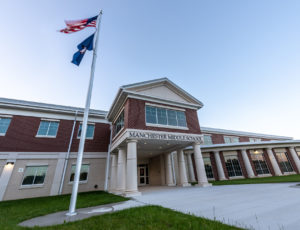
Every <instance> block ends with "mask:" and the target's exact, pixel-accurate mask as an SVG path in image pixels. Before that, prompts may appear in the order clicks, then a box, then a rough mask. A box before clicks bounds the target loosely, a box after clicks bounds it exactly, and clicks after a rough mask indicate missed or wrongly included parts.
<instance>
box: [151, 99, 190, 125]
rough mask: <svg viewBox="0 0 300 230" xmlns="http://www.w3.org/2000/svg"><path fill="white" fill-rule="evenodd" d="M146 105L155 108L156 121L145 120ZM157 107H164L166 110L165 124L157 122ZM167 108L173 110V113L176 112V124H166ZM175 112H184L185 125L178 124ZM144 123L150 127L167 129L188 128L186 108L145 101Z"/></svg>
mask: <svg viewBox="0 0 300 230" xmlns="http://www.w3.org/2000/svg"><path fill="white" fill-rule="evenodd" d="M147 106H150V107H154V108H156V112H155V115H156V123H149V122H147ZM157 108H160V109H165V110H166V121H167V124H166V125H164V124H158V115H157ZM168 110H172V111H175V113H176V122H177V126H175V125H168V120H169V119H168ZM177 112H183V113H184V117H185V124H186V126H178V117H177ZM145 124H146V126H152V127H158V128H169V129H182V130H189V128H188V124H187V119H186V110H185V109H181V108H174V107H170V106H164V105H157V104H151V103H146V104H145Z"/></svg>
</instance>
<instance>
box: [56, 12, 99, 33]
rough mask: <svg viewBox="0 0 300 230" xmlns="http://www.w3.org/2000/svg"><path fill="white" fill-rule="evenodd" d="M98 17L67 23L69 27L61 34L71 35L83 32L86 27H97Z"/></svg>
mask: <svg viewBox="0 0 300 230" xmlns="http://www.w3.org/2000/svg"><path fill="white" fill-rule="evenodd" d="M97 17H98V16H95V17H92V18H87V19H82V20H72V21H65V23H66V25H67V27H66V28H65V29H62V30H60V31H59V32H62V33H65V34H70V33H74V32H77V31H80V30H83V29H84V28H86V27H96V22H97Z"/></svg>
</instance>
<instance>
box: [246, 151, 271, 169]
mask: <svg viewBox="0 0 300 230" xmlns="http://www.w3.org/2000/svg"><path fill="white" fill-rule="evenodd" d="M250 155H251V160H252V162H253V164H254V168H255V171H256V173H257V174H258V175H263V174H270V171H269V168H268V166H267V163H266V160H265V158H264V156H263V152H262V151H261V150H255V151H250Z"/></svg>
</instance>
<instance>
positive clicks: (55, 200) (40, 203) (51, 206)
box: [0, 191, 128, 230]
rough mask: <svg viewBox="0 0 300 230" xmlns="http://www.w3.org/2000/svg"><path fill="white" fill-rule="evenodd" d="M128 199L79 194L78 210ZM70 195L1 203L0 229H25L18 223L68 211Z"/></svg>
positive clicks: (94, 193)
mask: <svg viewBox="0 0 300 230" xmlns="http://www.w3.org/2000/svg"><path fill="white" fill-rule="evenodd" d="M126 200H128V199H127V198H124V197H120V196H116V195H113V194H109V193H106V192H102V191H97V192H86V193H79V194H78V199H77V208H85V207H90V206H97V205H102V204H108V203H115V202H121V201H126ZM69 202H70V195H61V196H51V197H39V198H31V199H22V200H12V201H2V202H0V229H1V230H10V229H24V228H21V227H19V226H17V224H18V223H20V222H22V221H24V220H27V219H31V218H33V217H37V216H43V215H46V214H49V213H54V212H59V211H64V210H68V208H69Z"/></svg>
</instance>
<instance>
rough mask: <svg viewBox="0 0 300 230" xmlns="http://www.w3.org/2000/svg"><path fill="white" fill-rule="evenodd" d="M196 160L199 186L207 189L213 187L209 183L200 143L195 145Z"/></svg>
mask: <svg viewBox="0 0 300 230" xmlns="http://www.w3.org/2000/svg"><path fill="white" fill-rule="evenodd" d="M194 158H195V165H196V171H197V176H198V186H201V187H207V186H211V184H210V183H208V180H207V176H206V172H205V167H204V162H203V157H202V153H201V149H200V144H199V143H194Z"/></svg>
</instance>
